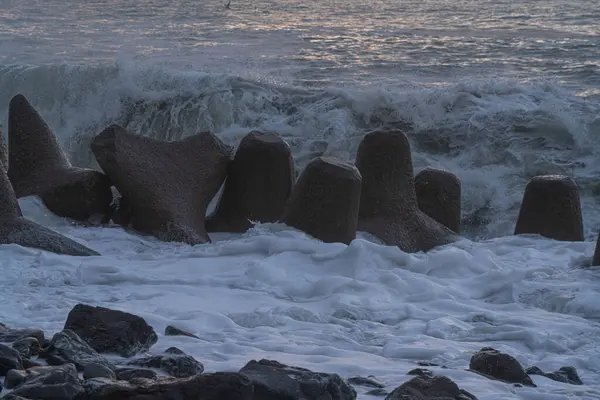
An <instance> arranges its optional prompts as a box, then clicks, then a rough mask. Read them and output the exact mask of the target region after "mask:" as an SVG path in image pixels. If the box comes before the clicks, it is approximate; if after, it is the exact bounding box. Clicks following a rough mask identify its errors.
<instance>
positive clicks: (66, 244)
mask: <svg viewBox="0 0 600 400" xmlns="http://www.w3.org/2000/svg"><path fill="white" fill-rule="evenodd" d="M0 244H18V245H20V246H24V247H32V248H35V249H41V250H45V251H50V252H53V253H57V254H66V255H71V256H97V255H99V254H98V253H97V252H95V251H94V250H92V249H89V248H87V247H85V246H84V245H82V244H79V243H77V242H76V241H74V240H71V239H69V238H67V237H65V236H63V235H61V234H59V233H56V232H54V231H52V230H50V229H48V228H46V227H43V226H41V225H38V224H36V223H34V222H32V221H29V220H26V219H25V218H23V217H22V213H21V208H20V207H19V203H18V202H17V198H16V196H15V192H14V190H13V188H12V186H11V184H10V181H9V180H8V176H7V175H6V172H5V171H4V170H3V169H0Z"/></svg>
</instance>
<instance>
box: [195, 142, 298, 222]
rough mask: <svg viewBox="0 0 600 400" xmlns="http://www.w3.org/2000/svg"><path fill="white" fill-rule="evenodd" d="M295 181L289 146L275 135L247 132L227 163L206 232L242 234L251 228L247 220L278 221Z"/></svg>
mask: <svg viewBox="0 0 600 400" xmlns="http://www.w3.org/2000/svg"><path fill="white" fill-rule="evenodd" d="M294 180H295V172H294V160H293V159H292V153H291V150H290V146H289V145H288V144H287V143H286V142H285V141H284V140H283V139H282V138H281V137H280V136H279V135H277V134H276V133H264V132H257V131H253V132H250V133H249V134H248V135H246V136H245V137H244V138H243V139H242V141H241V142H240V145H239V146H238V148H237V151H236V153H235V158H234V159H233V162H232V163H231V164H229V167H228V169H227V180H226V181H225V188H224V190H223V195H222V196H221V199H220V200H219V204H218V206H217V208H216V210H215V212H214V213H213V214H212V215H211V217H210V218H208V219H207V220H206V229H207V230H208V232H239V233H242V232H246V231H247V230H248V229H250V228H251V227H252V224H251V223H250V221H258V222H275V221H278V220H279V219H280V218H281V216H282V215H283V210H284V207H285V204H286V201H287V199H288V197H289V196H290V193H291V191H292V186H293V184H294Z"/></svg>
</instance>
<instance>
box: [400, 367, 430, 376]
mask: <svg viewBox="0 0 600 400" xmlns="http://www.w3.org/2000/svg"><path fill="white" fill-rule="evenodd" d="M406 374H407V375H417V376H429V377H432V376H433V372H432V371H430V370H428V369H424V368H415V369H411V370H410V371H408V372H407V373H406Z"/></svg>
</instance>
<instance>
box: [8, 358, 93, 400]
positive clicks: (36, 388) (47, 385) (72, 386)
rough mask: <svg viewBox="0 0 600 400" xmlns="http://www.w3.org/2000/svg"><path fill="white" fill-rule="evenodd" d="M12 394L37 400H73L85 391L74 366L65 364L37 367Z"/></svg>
mask: <svg viewBox="0 0 600 400" xmlns="http://www.w3.org/2000/svg"><path fill="white" fill-rule="evenodd" d="M30 371H31V370H30ZM12 394H13V395H15V396H22V397H26V398H31V399H39V400H58V399H60V400H71V399H73V400H74V399H79V398H80V396H83V395H84V394H85V391H84V389H83V387H82V386H81V384H80V381H79V378H78V376H77V369H76V368H75V366H74V365H73V364H65V365H61V366H59V367H38V369H37V370H36V371H32V372H31V373H30V374H29V376H27V377H26V379H25V380H24V382H23V383H22V384H20V385H19V386H17V387H16V388H15V389H14V390H13V392H12Z"/></svg>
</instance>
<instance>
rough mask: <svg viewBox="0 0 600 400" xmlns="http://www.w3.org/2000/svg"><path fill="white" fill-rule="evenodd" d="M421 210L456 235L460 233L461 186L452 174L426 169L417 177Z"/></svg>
mask: <svg viewBox="0 0 600 400" xmlns="http://www.w3.org/2000/svg"><path fill="white" fill-rule="evenodd" d="M415 191H416V193H417V201H418V203H419V209H420V210H421V211H423V212H424V213H425V214H427V215H429V216H430V217H431V218H433V219H434V220H436V221H437V222H439V223H440V224H442V225H444V226H445V227H446V228H448V229H450V230H451V231H453V232H455V233H460V195H461V185H460V179H458V176H456V175H454V174H453V173H452V172H448V171H444V170H441V169H435V168H425V169H424V170H423V171H421V172H419V173H418V174H417V176H415Z"/></svg>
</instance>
